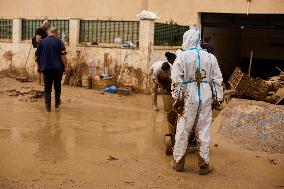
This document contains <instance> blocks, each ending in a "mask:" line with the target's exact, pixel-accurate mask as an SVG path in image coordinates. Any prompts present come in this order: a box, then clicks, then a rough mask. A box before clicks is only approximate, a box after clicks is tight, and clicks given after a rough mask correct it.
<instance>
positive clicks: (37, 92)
mask: <svg viewBox="0 0 284 189" xmlns="http://www.w3.org/2000/svg"><path fill="white" fill-rule="evenodd" d="M0 95H7V96H16V97H19V100H25V101H28V100H30V101H34V100H33V99H37V98H41V97H43V95H44V91H43V90H41V89H32V88H21V89H0Z"/></svg>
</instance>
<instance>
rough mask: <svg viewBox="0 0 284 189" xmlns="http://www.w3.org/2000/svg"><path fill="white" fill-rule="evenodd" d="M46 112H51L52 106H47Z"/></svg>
mask: <svg viewBox="0 0 284 189" xmlns="http://www.w3.org/2000/svg"><path fill="white" fill-rule="evenodd" d="M45 110H46V111H47V112H51V104H45Z"/></svg>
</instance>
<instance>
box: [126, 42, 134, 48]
mask: <svg viewBox="0 0 284 189" xmlns="http://www.w3.org/2000/svg"><path fill="white" fill-rule="evenodd" d="M123 47H124V48H134V47H135V45H134V44H133V43H132V41H125V42H124V43H123Z"/></svg>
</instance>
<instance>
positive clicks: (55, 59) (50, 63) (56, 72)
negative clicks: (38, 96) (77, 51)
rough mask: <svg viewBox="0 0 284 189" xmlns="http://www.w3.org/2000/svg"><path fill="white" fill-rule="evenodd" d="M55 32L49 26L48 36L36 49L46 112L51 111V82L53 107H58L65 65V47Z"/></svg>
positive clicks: (55, 30) (56, 31)
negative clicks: (53, 91) (53, 93)
mask: <svg viewBox="0 0 284 189" xmlns="http://www.w3.org/2000/svg"><path fill="white" fill-rule="evenodd" d="M57 34H58V30H57V28H55V27H53V28H51V29H50V30H49V32H48V37H46V38H45V39H43V40H42V41H41V42H40V44H39V46H38V48H37V51H36V56H37V59H38V61H39V63H40V71H41V72H43V74H44V93H45V107H46V111H47V112H50V111H51V91H52V84H54V90H55V108H59V105H60V104H61V99H60V95H61V79H62V74H63V72H64V70H65V68H66V66H67V59H66V54H67V53H66V49H65V46H64V44H63V42H62V41H61V40H60V39H59V38H58V37H57Z"/></svg>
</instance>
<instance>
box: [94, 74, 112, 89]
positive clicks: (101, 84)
mask: <svg viewBox="0 0 284 189" xmlns="http://www.w3.org/2000/svg"><path fill="white" fill-rule="evenodd" d="M113 85H115V80H114V77H105V78H103V79H100V80H96V79H94V78H93V89H97V90H104V89H105V88H108V87H110V86H113Z"/></svg>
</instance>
